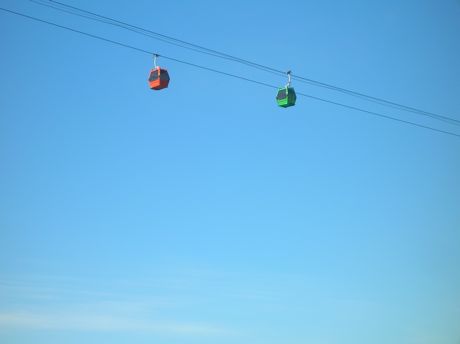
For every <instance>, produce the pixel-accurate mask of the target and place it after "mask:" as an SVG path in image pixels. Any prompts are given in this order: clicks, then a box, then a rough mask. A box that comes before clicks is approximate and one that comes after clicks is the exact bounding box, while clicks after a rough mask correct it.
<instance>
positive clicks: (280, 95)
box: [276, 88, 286, 100]
mask: <svg viewBox="0 0 460 344" xmlns="http://www.w3.org/2000/svg"><path fill="white" fill-rule="evenodd" d="M285 98H286V89H285V88H283V89H282V90H279V91H278V94H277V96H276V99H277V100H282V99H285Z"/></svg>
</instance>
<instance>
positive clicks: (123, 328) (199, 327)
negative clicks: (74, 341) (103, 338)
mask: <svg viewBox="0 0 460 344" xmlns="http://www.w3.org/2000/svg"><path fill="white" fill-rule="evenodd" d="M0 328H1V329H21V330H71V331H72V330H75V331H109V332H150V333H157V334H163V335H187V336H190V335H196V336H213V335H223V334H228V333H229V332H228V331H227V330H225V329H223V328H221V327H217V326H214V325H211V324H203V323H175V322H161V321H156V320H145V319H140V318H135V317H129V316H122V315H112V314H108V313H98V314H91V313H74V312H67V313H66V312H55V313H51V312H30V311H12V312H0Z"/></svg>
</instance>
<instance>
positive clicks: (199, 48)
mask: <svg viewBox="0 0 460 344" xmlns="http://www.w3.org/2000/svg"><path fill="white" fill-rule="evenodd" d="M30 1H32V2H34V3H36V4H39V5H42V6H46V7H50V8H53V9H55V10H58V11H62V12H65V13H69V14H72V15H76V16H80V17H84V18H87V19H90V20H94V21H98V22H102V23H105V24H108V25H113V26H117V27H120V28H124V29H126V30H129V31H132V32H135V33H138V34H141V35H144V36H148V37H151V38H154V39H157V40H160V41H162V42H165V43H168V44H172V45H175V46H178V47H181V48H184V49H189V50H192V51H195V52H199V53H203V54H207V55H210V56H214V57H218V58H223V59H226V60H230V61H234V62H237V63H241V64H244V65H247V66H249V67H252V68H256V69H259V70H263V71H265V72H269V73H272V74H276V75H280V76H281V75H282V76H285V75H286V73H285V72H283V71H281V70H278V69H275V68H272V67H269V66H264V65H262V64H258V63H255V62H252V61H248V60H245V59H242V58H239V57H235V56H232V55H229V54H226V53H222V52H219V51H217V50H213V49H209V48H206V47H203V46H200V45H197V44H193V43H190V42H187V41H184V40H180V39H177V38H174V37H171V36H167V35H164V34H161V33H158V32H155V31H151V30H148V29H145V28H142V27H139V26H135V25H131V24H129V23H126V22H123V21H120V20H116V19H114V18H111V17H107V16H103V15H100V14H97V13H94V12H91V11H87V10H84V9H82V8H79V7H76V6H71V5H68V4H65V3H63V2H60V1H56V0H42V1H37V0H30ZM46 2H49V3H46ZM51 3H52V4H57V6H56V5H52V4H51ZM58 6H62V7H65V8H67V9H70V11H69V10H66V9H63V8H60V7H58ZM75 11H78V12H81V13H85V15H82V14H81V13H77V12H75ZM292 78H293V79H295V80H297V81H300V82H303V83H306V84H310V85H314V86H318V87H322V88H326V89H330V90H333V91H336V92H341V93H344V94H347V95H350V96H353V97H357V98H360V99H364V100H366V101H369V102H373V103H377V104H379V105H383V106H388V107H391V108H395V109H398V110H403V111H407V112H411V113H414V114H418V115H422V116H427V117H430V118H433V119H436V120H440V121H444V122H446V123H449V124H452V125H458V126H460V120H457V119H455V118H451V117H448V116H443V115H439V114H436V113H433V112H428V111H425V110H421V109H417V108H414V107H410V106H406V105H403V104H399V103H396V102H392V101H389V100H386V99H383V98H378V97H374V96H370V95H367V94H364V93H360V92H356V91H353V90H349V89H346V88H342V87H338V86H334V85H331V84H327V83H324V82H321V81H317V80H313V79H310V78H305V77H302V76H299V75H296V74H292Z"/></svg>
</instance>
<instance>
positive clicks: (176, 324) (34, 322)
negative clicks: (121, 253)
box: [0, 279, 232, 336]
mask: <svg viewBox="0 0 460 344" xmlns="http://www.w3.org/2000/svg"><path fill="white" fill-rule="evenodd" d="M51 282H52V283H50V281H49V280H37V281H35V280H27V279H26V280H16V281H12V280H9V281H8V280H0V329H2V330H5V329H19V330H69V331H106V332H136V333H139V332H144V333H155V334H160V335H179V336H180V335H184V336H185V335H186V336H219V335H228V334H230V333H231V332H232V331H229V330H228V329H226V328H224V327H223V326H219V325H216V324H214V323H210V322H209V321H207V320H206V319H204V320H203V319H198V321H197V319H196V317H195V316H194V314H195V313H196V312H194V308H193V307H197V305H196V304H194V303H190V304H187V303H186V302H185V301H184V300H183V299H182V298H180V297H177V295H174V294H173V295H164V294H162V293H161V292H160V293H156V292H155V290H151V291H150V292H146V290H147V288H121V289H117V288H112V289H109V288H105V287H104V286H102V287H101V286H92V285H88V284H86V285H79V284H78V283H73V284H71V283H69V282H67V281H55V280H52V281H51ZM124 289H127V290H124Z"/></svg>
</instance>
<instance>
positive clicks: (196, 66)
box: [0, 7, 460, 137]
mask: <svg viewBox="0 0 460 344" xmlns="http://www.w3.org/2000/svg"><path fill="white" fill-rule="evenodd" d="M0 10H2V11H4V12H7V13H10V14H14V15H17V16H20V17H23V18H26V19H30V20H33V21H36V22H40V23H43V24H47V25H50V26H53V27H57V28H60V29H63V30H67V31H71V32H74V33H77V34H80V35H83V36H86V37H91V38H94V39H97V40H100V41H104V42H107V43H111V44H114V45H117V46H120V47H124V48H127V49H131V50H134V51H137V52H141V53H144V54H148V55H150V56H152V55H157V56H161V57H162V58H164V59H167V60H170V61H174V62H177V63H181V64H184V65H188V66H191V67H195V68H199V69H202V70H207V71H209V72H213V73H217V74H221V75H225V76H229V77H233V78H236V79H240V80H244V81H247V82H251V83H253V84H258V85H261V86H265V87H268V88H271V89H278V87H277V86H275V85H271V84H268V83H266V82H262V81H258V80H254V79H250V78H246V77H243V76H240V75H236V74H232V73H227V72H224V71H221V70H217V69H214V68H210V67H206V66H202V65H198V64H195V63H191V62H188V61H184V60H180V59H177V58H174V57H170V56H165V55H159V54H157V53H155V52H152V51H148V50H145V49H142V48H138V47H135V46H132V45H129V44H125V43H122V42H119V41H115V40H112V39H109V38H105V37H102V36H98V35H94V34H91V33H88V32H84V31H81V30H77V29H73V28H71V27H68V26H64V25H60V24H56V23H53V22H50V21H47V20H44V19H40V18H37V17H33V16H29V15H27V14H24V13H19V12H16V11H12V10H9V9H6V8H2V7H0ZM297 94H298V95H300V96H303V97H307V98H310V99H314V100H317V101H321V102H325V103H329V104H332V105H336V106H340V107H343V108H347V109H350V110H355V111H359V112H362V113H366V114H370V115H374V116H378V117H382V118H385V119H389V120H392V121H397V122H401V123H405V124H408V125H412V126H416V127H419V128H424V129H428V130H432V131H435V132H438V133H443V134H447V135H451V136H456V137H460V134H457V133H454V132H450V131H446V130H442V129H437V128H433V127H430V126H427V125H422V124H419V123H415V122H411V121H406V120H402V119H400V118H396V117H392V116H389V115H386V114H382V113H378V112H374V111H368V110H365V109H362V108H358V107H355V106H351V105H346V104H343V103H339V102H335V101H331V100H328V99H324V98H320V97H315V96H312V95H309V94H306V93H297Z"/></svg>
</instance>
